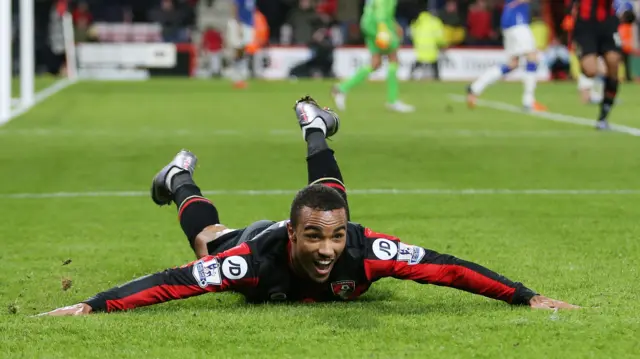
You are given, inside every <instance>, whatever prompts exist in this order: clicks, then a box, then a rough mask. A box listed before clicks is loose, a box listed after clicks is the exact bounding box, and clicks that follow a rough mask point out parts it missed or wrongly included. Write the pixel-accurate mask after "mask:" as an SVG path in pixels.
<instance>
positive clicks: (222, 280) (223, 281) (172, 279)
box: [41, 244, 258, 316]
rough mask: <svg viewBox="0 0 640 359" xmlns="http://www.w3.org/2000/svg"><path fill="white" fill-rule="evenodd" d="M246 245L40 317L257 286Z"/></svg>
mask: <svg viewBox="0 0 640 359" xmlns="http://www.w3.org/2000/svg"><path fill="white" fill-rule="evenodd" d="M250 255H251V253H250V250H249V247H248V246H247V245H246V244H242V245H240V246H238V247H235V248H232V249H230V250H228V251H225V252H223V253H220V254H218V255H215V256H206V257H204V258H202V259H200V260H197V261H195V262H191V263H188V264H186V265H184V266H181V267H179V268H172V269H167V270H165V271H162V272H158V273H155V274H151V275H148V276H144V277H141V278H138V279H136V280H133V281H131V282H128V283H126V284H124V285H121V286H117V287H114V288H111V289H109V290H107V291H104V292H102V293H98V294H96V295H95V296H93V297H92V298H90V299H88V300H85V301H83V302H81V303H78V304H76V305H74V306H70V307H64V308H59V309H56V310H53V311H51V312H48V313H43V314H41V315H53V316H60V315H82V314H88V313H91V312H115V311H122V310H128V309H134V308H138V307H144V306H148V305H153V304H158V303H163V302H168V301H171V300H176V299H185V298H189V297H193V296H197V295H201V294H204V293H209V292H222V291H228V290H238V289H240V290H241V289H242V288H250V287H255V286H256V285H257V284H258V280H257V278H256V277H255V276H254V275H253V273H255V272H254V270H253V268H251V261H250Z"/></svg>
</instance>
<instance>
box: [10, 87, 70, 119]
mask: <svg viewBox="0 0 640 359" xmlns="http://www.w3.org/2000/svg"><path fill="white" fill-rule="evenodd" d="M75 82H76V81H75V80H71V79H68V78H66V79H62V80H60V81H57V82H56V83H54V84H53V85H51V86H49V87H47V88H45V89H44V90H41V91H39V92H37V93H36V94H35V95H34V98H33V103H32V104H31V105H30V106H22V105H19V106H18V108H17V109H15V110H14V111H11V115H10V116H9V119H8V120H7V121H5V122H0V126H1V125H4V124H5V123H7V122H9V121H11V120H13V119H14V118H16V117H19V116H22V115H23V114H25V113H26V112H27V111H29V110H30V109H32V108H33V107H35V106H36V105H37V104H39V103H40V102H42V101H44V100H46V99H48V98H49V97H51V96H53V95H55V94H57V93H58V92H60V91H62V90H64V89H65V88H67V87H69V86H70V85H72V84H74V83H75Z"/></svg>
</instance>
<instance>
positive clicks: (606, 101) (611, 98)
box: [598, 77, 618, 121]
mask: <svg viewBox="0 0 640 359" xmlns="http://www.w3.org/2000/svg"><path fill="white" fill-rule="evenodd" d="M617 94H618V79H612V78H609V77H605V79H604V96H603V97H602V102H601V103H600V117H598V120H600V121H606V120H607V117H609V112H611V108H612V107H613V103H614V102H615V99H616V95H617Z"/></svg>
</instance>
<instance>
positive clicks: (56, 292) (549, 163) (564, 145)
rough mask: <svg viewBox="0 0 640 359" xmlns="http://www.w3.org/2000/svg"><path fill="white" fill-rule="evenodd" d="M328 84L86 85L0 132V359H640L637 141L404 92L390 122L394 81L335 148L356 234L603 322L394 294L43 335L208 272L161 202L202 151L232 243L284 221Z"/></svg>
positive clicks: (563, 98)
mask: <svg viewBox="0 0 640 359" xmlns="http://www.w3.org/2000/svg"><path fill="white" fill-rule="evenodd" d="M330 86H331V84H330V83H328V82H298V83H255V84H252V85H251V88H250V89H249V90H248V91H246V92H237V91H232V90H231V89H230V87H229V86H228V84H227V83H220V82H208V81H195V80H192V81H189V80H154V81H151V82H138V83H91V82H86V83H79V84H76V85H74V86H72V87H70V88H68V89H66V90H64V91H63V92H61V93H59V94H57V95H55V96H54V97H52V98H51V99H49V100H47V101H45V102H43V103H42V104H40V105H38V106H37V107H35V108H34V109H32V110H31V111H30V112H29V113H28V114H26V115H25V116H23V117H21V118H18V119H16V120H14V121H12V122H11V123H9V124H8V125H6V126H4V127H2V128H0V164H1V168H2V174H3V176H2V177H1V178H0V188H1V189H0V199H1V200H2V206H1V207H0V218H2V221H3V222H2V223H3V224H2V226H0V245H1V248H2V250H1V251H0V260H1V261H2V267H3V270H2V271H1V272H0V304H2V308H0V309H2V310H0V337H1V338H2V340H0V356H1V357H7V358H65V359H66V358H140V357H144V358H186V357H212V356H215V357H230V358H239V357H253V358H270V357H273V358H294V357H304V358H326V357H331V358H359V357H362V358H410V357H411V358H413V357H415V358H425V357H435V356H437V357H439V358H449V357H451V358H463V357H482V358H503V357H518V358H563V359H565V358H630V357H638V356H640V354H639V353H640V345H639V344H638V343H640V341H639V340H638V333H640V315H639V314H638V313H640V304H638V299H640V298H639V295H638V282H639V279H640V276H639V272H638V268H639V264H640V260H639V258H640V245H639V244H638V243H639V240H638V238H639V237H640V226H638V217H639V216H640V205H639V204H638V203H639V202H638V200H639V199H640V186H639V185H638V183H637V182H638V173H640V157H638V155H637V154H638V150H639V149H640V146H639V145H640V138H637V137H633V136H630V135H626V134H620V133H598V132H596V131H594V130H593V129H591V128H589V127H580V126H577V125H571V124H564V123H556V122H552V121H547V120H544V119H539V118H534V117H531V116H529V115H526V114H513V113H508V112H503V111H500V110H494V109H488V108H477V109H475V110H473V111H470V110H468V109H467V108H466V107H464V106H463V105H462V104H459V103H456V102H453V101H451V100H450V99H449V97H448V94H449V93H458V94H464V93H463V89H464V85H462V84H434V83H408V84H403V85H402V86H401V90H402V98H403V100H405V101H406V102H409V103H413V104H416V105H417V107H418V111H417V112H416V113H414V114H409V115H400V114H394V113H389V112H386V111H385V109H384V107H383V103H384V99H385V96H384V93H385V88H384V84H383V83H372V84H368V85H366V86H363V87H361V88H358V89H356V90H355V91H354V92H353V94H352V95H350V97H349V99H348V101H349V103H348V105H349V109H348V110H347V111H345V112H342V113H341V114H340V115H341V118H342V128H341V129H340V133H338V135H337V136H336V137H335V139H334V140H333V141H332V142H331V143H330V145H331V146H332V148H334V149H335V151H336V156H337V159H338V161H339V163H340V165H341V168H342V172H343V174H344V177H345V180H346V183H347V187H348V188H349V189H351V190H352V194H351V195H350V202H351V207H352V215H353V219H354V220H355V221H357V222H360V223H363V224H365V225H367V226H369V227H372V228H373V229H374V230H377V231H381V232H386V233H390V234H394V235H396V236H398V237H400V238H402V239H403V240H404V241H405V242H408V243H411V244H419V245H422V246H425V247H427V248H431V249H435V250H438V251H441V252H447V253H451V254H454V255H457V256H459V257H461V258H465V259H468V260H472V261H475V262H478V263H481V264H483V265H486V266H488V267H489V268H491V269H494V270H496V271H498V272H501V273H503V274H505V275H507V276H508V277H510V278H511V279H514V280H518V281H523V282H524V283H525V284H526V285H528V286H529V287H531V288H533V289H535V290H537V291H539V292H541V293H543V294H546V295H548V296H551V297H554V298H559V299H563V300H567V301H569V302H571V303H574V304H578V305H582V306H584V307H585V309H584V310H581V311H575V312H557V313H554V312H548V311H532V310H530V309H528V308H523V307H519V308H513V307H510V306H508V305H506V304H504V303H500V302H495V301H492V300H488V299H485V298H483V297H479V296H473V295H470V294H468V293H465V292H460V291H456V290H453V289H448V288H439V287H435V286H428V285H419V284H416V283H413V282H408V281H398V280H394V279H385V280H382V281H380V282H378V283H377V284H375V285H374V286H373V287H372V289H371V290H370V291H369V293H367V294H366V295H365V296H364V297H363V298H362V300H360V301H358V302H353V303H344V304H315V305H257V306H249V305H246V304H244V303H243V300H242V298H241V297H240V296H238V295H235V294H208V295H204V296H201V297H197V298H192V299H188V300H184V301H176V302H171V303H166V304H162V305H158V306H154V307H148V308H142V309H138V310H135V311H132V312H128V313H117V314H108V315H107V314H99V315H92V316H88V317H82V318H31V317H29V316H30V315H33V314H37V313H40V312H43V311H47V310H51V309H53V308H56V307H60V306H63V305H67V304H72V303H75V302H78V301H79V300H82V299H85V298H87V297H89V296H91V295H93V294H95V293H97V292H99V291H101V290H104V289H107V288H110V287H112V286H114V285H117V284H121V283H123V282H125V281H128V280H130V279H133V278H136V277H138V276H141V275H145V274H148V273H151V272H155V271H158V270H162V269H164V268H167V267H172V266H175V265H180V264H182V263H184V262H187V261H190V260H192V258H193V254H192V253H191V251H190V249H189V247H188V245H187V241H186V239H185V238H184V235H183V234H182V232H181V230H180V227H179V224H178V222H177V219H176V211H175V208H158V207H156V206H155V205H154V204H153V203H152V202H151V200H150V198H149V197H148V195H147V192H148V188H149V184H150V180H151V177H152V176H153V175H154V174H155V173H156V171H157V170H159V169H160V168H161V167H162V166H163V165H164V164H166V162H167V161H168V160H169V159H171V157H172V156H173V155H174V154H175V153H176V152H177V151H178V150H179V149H181V148H183V147H186V148H189V149H190V150H192V151H194V152H195V153H196V154H197V155H198V156H199V159H200V162H199V168H198V169H197V171H196V181H197V183H198V184H199V185H200V186H201V188H203V189H204V190H209V191H220V193H218V194H214V195H211V196H210V198H211V199H212V200H213V201H214V202H215V203H216V205H217V206H218V209H219V211H220V215H221V220H222V221H223V222H224V223H225V224H227V225H228V226H230V227H241V226H244V225H246V224H248V223H250V222H252V221H254V220H258V219H263V218H268V219H273V220H279V219H283V218H285V217H286V216H287V213H288V209H289V208H288V206H289V204H290V201H291V199H292V197H293V194H292V193H293V191H294V190H296V189H298V188H300V187H301V186H303V185H304V184H305V181H306V170H305V154H306V147H305V144H304V142H303V141H302V139H301V136H300V132H299V129H298V127H297V123H296V120H295V117H294V116H293V115H292V110H291V108H292V106H293V103H294V101H295V100H296V99H297V98H298V97H300V96H301V95H304V94H311V95H312V96H314V97H316V99H317V100H318V101H319V102H320V103H321V104H323V103H326V104H327V105H331V103H330V96H329V89H330ZM520 94H521V86H520V85H519V84H498V85H496V86H495V87H493V88H491V89H489V90H488V92H487V94H486V96H485V98H487V99H491V100H496V101H503V102H505V103H511V104H514V105H518V104H519V98H520ZM620 94H621V95H620V97H621V98H622V103H621V104H620V105H619V106H617V107H615V108H614V110H613V114H612V117H611V120H612V121H613V122H615V123H619V124H624V125H627V126H632V127H640V118H638V116H637V114H638V113H640V103H638V102H637V99H638V98H640V88H638V87H637V85H623V86H622V89H621V91H620ZM538 97H539V99H540V100H541V101H542V102H543V103H546V104H547V105H548V106H549V108H550V111H553V112H559V113H563V114H567V115H574V116H581V117H587V118H595V115H596V114H597V111H598V109H597V107H596V106H584V105H580V104H579V102H578V98H577V97H578V96H577V93H576V90H575V85H573V84H540V85H539V87H538ZM389 189H399V190H403V191H405V190H419V191H417V193H412V192H409V193H407V192H402V191H400V192H398V193H389V191H388V190H389ZM469 189H472V190H469ZM236 190H258V191H262V190H264V191H266V190H286V191H285V192H284V193H283V194H278V193H271V192H257V193H254V194H251V193H249V192H233V191H236ZM368 190H387V191H383V193H370V192H372V191H368ZM465 190H467V191H465ZM506 190H512V191H506ZM526 190H536V191H526ZM627 190H629V191H627ZM69 260H71V262H70V263H68V264H66V265H63V263H65V262H68V261H69ZM64 280H70V281H71V287H70V288H68V289H67V290H63V288H62V281H64Z"/></svg>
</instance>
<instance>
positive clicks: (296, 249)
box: [41, 97, 578, 316]
mask: <svg viewBox="0 0 640 359" xmlns="http://www.w3.org/2000/svg"><path fill="white" fill-rule="evenodd" d="M295 112H296V115H297V118H298V122H299V125H300V127H301V128H302V137H303V138H304V139H305V140H306V142H307V149H308V152H307V171H308V180H309V184H308V186H306V187H305V188H303V189H302V190H300V191H299V192H298V193H297V195H296V196H295V198H294V200H293V203H292V205H291V212H290V217H289V220H286V221H281V222H273V221H258V222H255V223H253V224H251V225H249V226H248V227H246V228H243V229H229V228H226V227H225V226H223V225H221V224H220V220H219V217H218V210H217V209H216V207H215V206H214V205H213V204H212V203H211V201H209V200H208V199H206V198H205V197H203V196H202V193H201V192H200V189H199V188H198V187H197V186H196V184H195V183H194V181H193V177H192V176H193V172H194V169H195V165H196V161H197V159H196V157H195V155H193V154H192V153H190V152H188V151H181V152H180V153H178V155H177V156H176V157H175V158H174V159H173V161H171V163H169V164H168V165H167V166H166V167H164V168H163V169H162V170H161V171H160V172H159V173H158V174H157V175H156V177H155V178H154V179H153V184H152V188H151V193H152V198H153V200H154V202H155V203H156V204H158V205H165V204H170V203H171V202H172V201H173V202H175V203H176V205H177V208H178V217H179V219H180V224H181V226H182V229H183V230H184V233H185V234H186V236H187V238H188V239H189V243H190V244H191V247H192V249H193V250H194V252H195V254H196V257H197V258H198V259H197V260H195V261H194V262H191V263H188V264H185V265H183V266H181V267H177V268H172V269H167V270H165V271H162V272H158V273H155V274H152V275H148V276H144V277H141V278H139V279H136V280H134V281H131V282H129V283H126V284H124V285H122V286H118V287H115V288H112V289H109V290H107V291H105V292H102V293H98V294H97V295H95V296H94V297H92V298H90V299H88V300H85V301H83V302H81V303H79V304H76V305H72V306H69V307H64V308H60V309H56V310H53V311H51V312H48V313H43V314H41V315H54V316H59V315H82V314H88V313H92V312H115V311H122V310H128V309H133V308H137V307H143V306H147V305H152V304H158V303H162V302H167V301H170V300H174V299H184V298H188V297H192V296H196V295H200V294H205V293H209V292H223V291H234V292H237V293H241V294H242V295H244V297H245V298H246V299H247V300H248V301H249V302H253V303H256V302H267V301H297V302H321V301H336V300H338V301H339V300H353V299H356V298H358V297H360V296H361V295H362V294H364V293H365V292H366V291H367V290H368V289H369V287H370V286H371V284H373V283H374V282H376V281H377V280H379V279H381V278H385V277H393V278H397V279H408V280H413V281H415V282H417V283H421V284H434V285H439V286H447V287H453V288H457V289H461V290H464V291H467V292H471V293H475V294H480V295H483V296H486V297H489V298H493V299H497V300H502V301H504V302H507V303H509V304H513V305H528V306H530V307H532V308H543V309H556V308H578V307H577V306H574V305H571V304H568V303H565V302H562V301H559V300H554V299H550V298H547V297H544V296H541V295H539V294H537V293H536V292H534V291H533V290H531V289H529V288H527V287H526V286H524V285H523V284H522V283H518V282H513V281H511V280H509V279H507V278H505V277H503V276H501V275H499V274H497V273H495V272H493V271H491V270H489V269H487V268H484V267H482V266H480V265H478V264H475V263H471V262H467V261H465V260H462V259H458V258H456V257H454V256H451V255H447V254H440V253H437V252H435V251H432V250H429V249H426V248H422V247H419V246H414V245H410V244H406V243H404V242H402V241H401V240H400V239H398V238H396V237H393V236H389V235H386V234H382V233H377V232H374V231H373V230H371V229H369V228H367V227H364V226H362V225H360V224H357V223H354V222H351V221H350V215H349V207H348V204H347V194H346V190H345V187H344V181H343V179H342V175H341V173H340V169H339V168H338V164H337V162H336V160H335V158H334V156H333V153H334V152H333V150H331V149H330V148H329V147H328V145H327V141H326V138H328V137H330V136H332V135H335V134H336V132H337V131H338V125H339V119H338V117H337V115H336V114H335V113H334V112H332V111H330V110H328V109H323V108H321V107H319V106H318V104H317V103H316V102H315V101H313V99H311V98H309V97H305V98H303V99H301V100H299V101H297V102H296V104H295Z"/></svg>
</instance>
